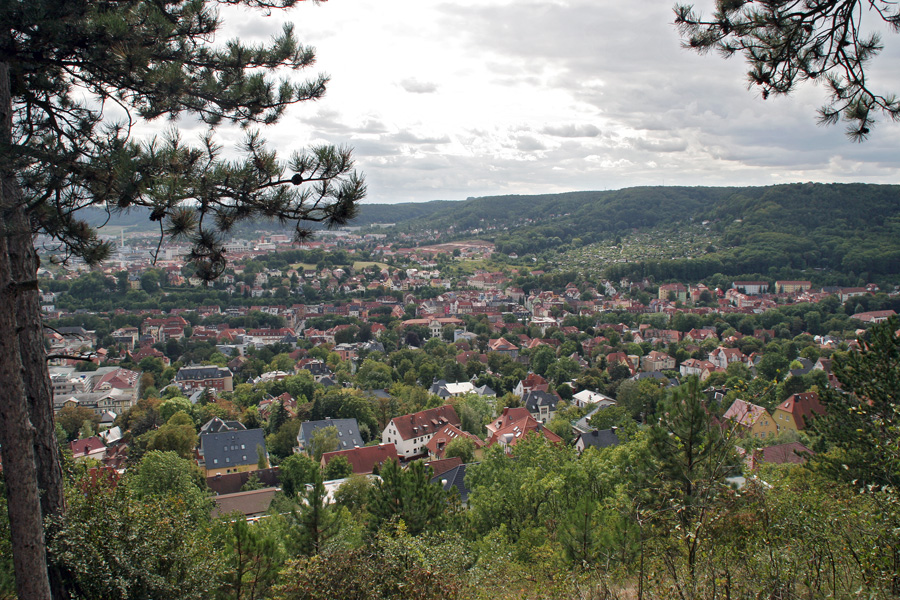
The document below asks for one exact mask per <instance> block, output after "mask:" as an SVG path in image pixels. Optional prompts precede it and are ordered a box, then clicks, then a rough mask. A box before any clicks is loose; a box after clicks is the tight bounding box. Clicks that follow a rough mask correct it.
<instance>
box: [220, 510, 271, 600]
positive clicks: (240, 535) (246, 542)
mask: <svg viewBox="0 0 900 600" xmlns="http://www.w3.org/2000/svg"><path fill="white" fill-rule="evenodd" d="M274 521H275V520H274V519H262V520H260V521H258V522H256V523H252V524H251V523H248V522H247V521H246V520H245V519H243V518H235V519H232V520H230V521H220V522H219V523H217V524H216V527H215V528H214V529H213V538H214V539H215V541H216V547H219V548H222V552H221V555H222V557H223V563H222V567H221V570H220V572H219V574H218V580H219V589H218V590H217V594H216V597H217V598H220V599H221V600H226V599H227V600H255V599H256V598H260V597H263V596H264V595H265V594H266V592H267V591H268V589H269V587H270V586H271V585H272V584H273V583H274V582H275V580H276V578H277V576H278V572H279V570H280V569H281V567H282V565H283V564H284V561H285V558H286V553H285V548H284V544H283V543H282V541H281V539H280V535H279V534H280V533H281V531H280V530H279V529H278V528H277V527H273V523H274Z"/></svg>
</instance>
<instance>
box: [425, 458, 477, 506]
mask: <svg viewBox="0 0 900 600" xmlns="http://www.w3.org/2000/svg"><path fill="white" fill-rule="evenodd" d="M470 464H478V463H470ZM468 466H469V465H467V464H462V465H459V466H458V467H453V468H452V469H450V470H449V471H445V472H443V473H441V474H440V475H437V476H435V477H432V478H431V483H436V484H438V485H440V486H441V487H443V488H444V491H445V492H449V491H450V488H454V487H455V488H456V489H457V491H459V499H460V501H461V502H462V503H463V504H465V503H466V502H468V501H469V488H467V487H466V481H465V480H466V467H468Z"/></svg>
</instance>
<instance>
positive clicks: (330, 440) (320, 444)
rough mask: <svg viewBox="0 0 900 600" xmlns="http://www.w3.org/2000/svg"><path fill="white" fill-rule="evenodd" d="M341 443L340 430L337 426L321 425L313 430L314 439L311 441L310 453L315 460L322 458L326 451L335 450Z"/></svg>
mask: <svg viewBox="0 0 900 600" xmlns="http://www.w3.org/2000/svg"><path fill="white" fill-rule="evenodd" d="M340 445H341V442H340V440H339V439H338V430H337V427H335V426H333V425H332V426H329V427H320V428H318V429H316V430H315V431H313V434H312V439H310V441H309V453H310V454H311V455H312V457H313V460H314V461H315V462H317V463H318V462H319V461H321V460H322V455H323V454H325V453H326V452H334V451H335V450H337V449H339V448H340Z"/></svg>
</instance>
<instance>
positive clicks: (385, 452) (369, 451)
mask: <svg viewBox="0 0 900 600" xmlns="http://www.w3.org/2000/svg"><path fill="white" fill-rule="evenodd" d="M338 456H343V457H344V458H346V459H347V462H349V463H350V467H351V468H352V469H353V472H354V473H355V474H357V475H368V474H370V473H372V472H373V471H375V468H376V467H378V468H380V467H381V465H383V464H384V463H385V462H387V461H389V460H393V461H396V460H398V459H399V456H398V455H397V447H396V446H395V445H394V444H379V445H378V446H363V447H362V448H350V449H348V450H337V451H335V452H326V453H325V454H323V455H322V468H325V467H326V466H327V465H328V463H329V462H331V461H332V460H334V459H335V458H337V457H338Z"/></svg>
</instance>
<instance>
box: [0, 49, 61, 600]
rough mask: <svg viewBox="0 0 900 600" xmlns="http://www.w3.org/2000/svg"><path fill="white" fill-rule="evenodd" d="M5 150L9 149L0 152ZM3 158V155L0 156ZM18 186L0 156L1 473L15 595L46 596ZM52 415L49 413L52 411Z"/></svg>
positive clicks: (1, 76) (2, 79)
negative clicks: (23, 345) (14, 229)
mask: <svg viewBox="0 0 900 600" xmlns="http://www.w3.org/2000/svg"><path fill="white" fill-rule="evenodd" d="M11 141H12V98H11V95H10V82H9V68H8V65H7V64H6V63H0V144H2V145H8V144H10V143H11ZM2 154H6V156H7V157H8V156H9V153H2ZM0 160H2V159H0ZM17 191H18V186H17V184H16V182H15V176H14V175H13V172H12V170H11V168H10V166H9V165H8V164H3V163H2V162H0V221H2V223H0V224H2V226H3V230H2V231H3V235H0V447H2V458H3V472H4V475H5V477H6V488H7V499H8V510H9V521H10V537H11V539H12V551H13V566H14V569H15V574H16V590H17V593H18V597H19V600H47V599H48V598H50V597H51V595H50V582H49V577H48V574H47V560H46V546H45V543H44V529H43V521H42V519H41V502H40V494H39V492H38V474H37V464H36V461H35V448H34V428H33V427H32V424H31V422H30V419H29V414H28V402H27V400H26V390H25V383H24V372H23V371H24V369H23V365H22V360H21V356H20V353H19V343H18V338H17V336H16V333H15V332H16V331H17V328H18V323H17V320H16V309H17V304H18V300H17V298H18V296H19V286H17V285H16V280H15V278H14V275H13V270H12V268H11V265H10V255H9V247H8V243H9V240H10V237H9V233H10V228H9V225H10V224H11V223H10V222H9V217H10V216H11V212H14V211H15V210H17V209H19V210H21V206H16V199H17V198H18V195H17V194H16V192H17ZM51 418H52V417H51Z"/></svg>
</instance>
